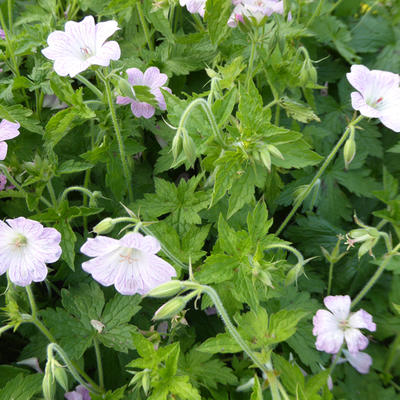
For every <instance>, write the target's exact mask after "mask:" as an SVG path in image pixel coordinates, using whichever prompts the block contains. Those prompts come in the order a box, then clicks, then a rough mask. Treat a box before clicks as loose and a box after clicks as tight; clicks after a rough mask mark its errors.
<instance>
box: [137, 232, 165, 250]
mask: <svg viewBox="0 0 400 400" xmlns="http://www.w3.org/2000/svg"><path fill="white" fill-rule="evenodd" d="M139 249H140V250H143V251H144V252H145V253H147V254H156V253H158V252H159V251H160V250H161V245H160V242H159V241H158V240H157V239H156V238H155V237H153V236H145V237H144V238H143V239H142V240H141V242H140V247H139Z"/></svg>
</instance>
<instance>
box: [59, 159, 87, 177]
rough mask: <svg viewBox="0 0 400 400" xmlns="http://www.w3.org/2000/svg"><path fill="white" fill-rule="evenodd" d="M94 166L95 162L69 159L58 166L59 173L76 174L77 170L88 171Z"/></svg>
mask: <svg viewBox="0 0 400 400" xmlns="http://www.w3.org/2000/svg"><path fill="white" fill-rule="evenodd" d="M93 166H94V165H93V164H89V163H86V162H83V161H75V160H68V161H65V162H63V163H62V164H61V165H59V166H58V168H57V174H59V175H62V174H74V173H76V172H82V171H86V170H88V169H90V168H92V167H93Z"/></svg>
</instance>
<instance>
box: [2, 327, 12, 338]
mask: <svg viewBox="0 0 400 400" xmlns="http://www.w3.org/2000/svg"><path fill="white" fill-rule="evenodd" d="M11 328H13V325H4V326H2V327H1V328H0V336H1V335H2V334H3V332H6V331H8V330H9V329H11Z"/></svg>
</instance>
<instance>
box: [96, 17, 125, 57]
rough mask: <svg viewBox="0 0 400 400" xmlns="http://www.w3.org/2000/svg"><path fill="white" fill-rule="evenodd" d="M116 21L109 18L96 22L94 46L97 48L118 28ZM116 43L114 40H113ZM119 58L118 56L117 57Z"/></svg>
mask: <svg viewBox="0 0 400 400" xmlns="http://www.w3.org/2000/svg"><path fill="white" fill-rule="evenodd" d="M118 29H119V28H118V22H117V21H114V20H111V21H105V22H99V23H98V24H96V27H95V32H96V48H97V49H99V48H100V47H102V46H103V43H104V42H105V41H106V40H107V39H108V38H109V37H110V36H111V35H113V34H114V33H115V32H116V31H117V30H118ZM115 43H116V42H115ZM118 58H119V57H118Z"/></svg>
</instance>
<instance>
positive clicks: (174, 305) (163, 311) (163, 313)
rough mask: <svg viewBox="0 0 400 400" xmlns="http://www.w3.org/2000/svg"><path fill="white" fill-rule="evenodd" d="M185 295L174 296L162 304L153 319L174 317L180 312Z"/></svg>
mask: <svg viewBox="0 0 400 400" xmlns="http://www.w3.org/2000/svg"><path fill="white" fill-rule="evenodd" d="M186 302H187V299H186V297H181V296H178V297H175V298H173V299H172V300H170V301H168V302H167V303H165V304H163V305H162V306H161V307H160V308H159V309H158V310H157V311H156V312H155V314H154V316H153V320H154V321H158V320H160V319H169V318H172V317H175V315H177V314H178V313H180V312H181V311H182V310H183V309H184V308H185V306H186Z"/></svg>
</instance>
